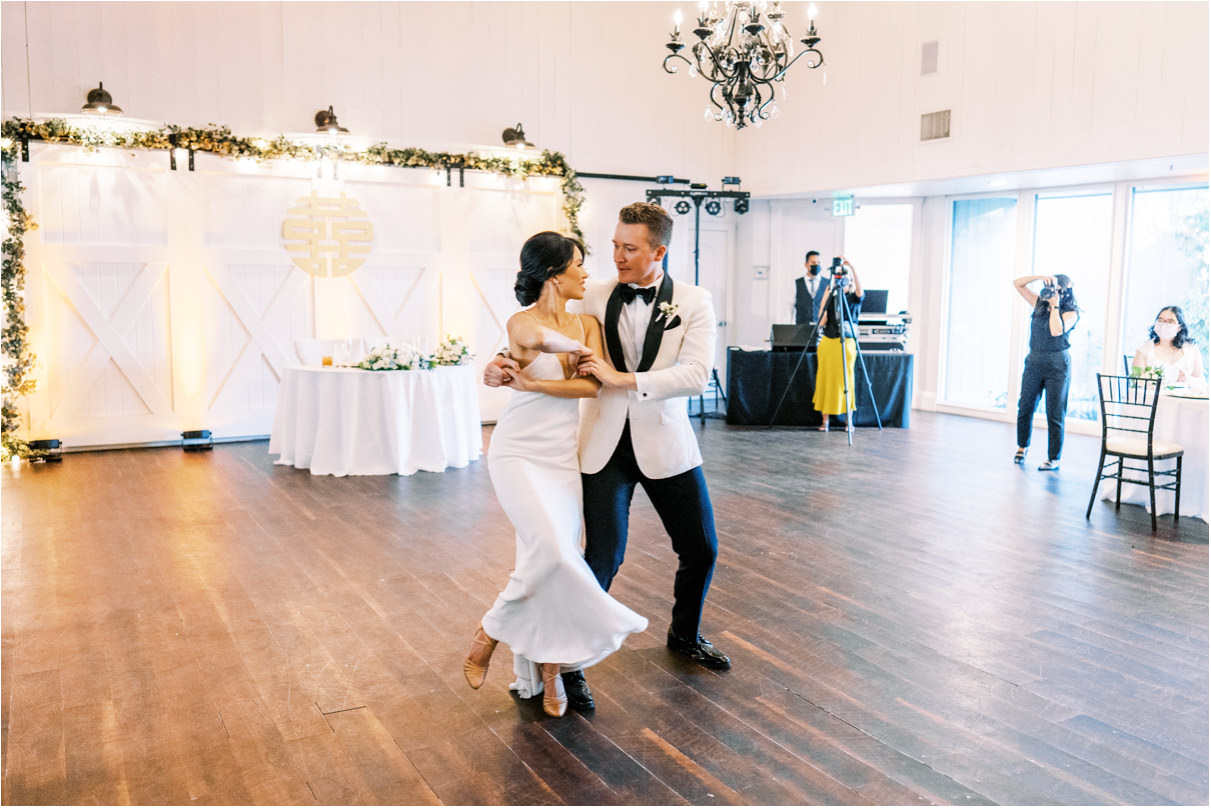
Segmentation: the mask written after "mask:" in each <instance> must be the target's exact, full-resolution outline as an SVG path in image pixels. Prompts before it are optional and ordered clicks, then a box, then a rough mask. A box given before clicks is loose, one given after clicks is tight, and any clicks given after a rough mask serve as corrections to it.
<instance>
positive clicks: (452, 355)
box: [429, 334, 471, 365]
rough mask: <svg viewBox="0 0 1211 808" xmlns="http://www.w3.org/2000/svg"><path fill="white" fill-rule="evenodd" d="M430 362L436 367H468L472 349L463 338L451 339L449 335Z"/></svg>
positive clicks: (430, 358)
mask: <svg viewBox="0 0 1211 808" xmlns="http://www.w3.org/2000/svg"><path fill="white" fill-rule="evenodd" d="M429 361H430V362H431V363H432V364H434V365H466V364H468V363H469V362H470V361H471V349H470V348H468V347H467V343H465V342H463V339H462V337H451V336H450V335H448V334H447V335H446V338H445V339H444V340H442V342H441V343H440V344H439V345H438V346H437V350H436V351H434V352H433V355H432V356H430V357H429Z"/></svg>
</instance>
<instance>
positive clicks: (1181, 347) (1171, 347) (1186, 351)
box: [1131, 306, 1203, 384]
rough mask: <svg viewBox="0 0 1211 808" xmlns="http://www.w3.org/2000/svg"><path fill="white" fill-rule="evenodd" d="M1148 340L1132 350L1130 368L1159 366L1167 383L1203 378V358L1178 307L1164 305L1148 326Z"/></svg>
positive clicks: (1186, 381)
mask: <svg viewBox="0 0 1211 808" xmlns="http://www.w3.org/2000/svg"><path fill="white" fill-rule="evenodd" d="M1148 336H1149V337H1150V339H1149V340H1148V341H1147V342H1145V343H1144V344H1143V345H1141V346H1140V347H1139V348H1137V349H1136V351H1135V358H1134V359H1133V360H1132V361H1131V366H1132V367H1133V368H1140V369H1143V368H1162V369H1163V372H1164V379H1165V381H1166V382H1168V383H1169V384H1175V383H1184V384H1189V383H1190V382H1192V381H1200V382H1201V381H1203V358H1202V356H1201V355H1200V354H1199V352H1198V349H1197V348H1195V347H1194V345H1193V344H1192V343H1193V340H1191V339H1190V332H1189V330H1187V328H1186V318H1185V316H1184V315H1183V314H1182V310H1181V308H1180V307H1178V306H1165V308H1163V309H1161V310H1160V313H1159V314H1157V315H1156V322H1155V323H1153V324H1152V327H1151V328H1150V329H1148Z"/></svg>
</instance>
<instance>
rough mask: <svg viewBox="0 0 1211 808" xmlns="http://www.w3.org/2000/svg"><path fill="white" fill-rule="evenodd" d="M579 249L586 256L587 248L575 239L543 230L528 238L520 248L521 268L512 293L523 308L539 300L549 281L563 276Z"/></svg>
mask: <svg viewBox="0 0 1211 808" xmlns="http://www.w3.org/2000/svg"><path fill="white" fill-rule="evenodd" d="M576 250H580V254H581V255H584V245H583V244H581V243H580V242H579V241H577V240H576V239H574V238H568V237H567V236H564V235H561V234H559V233H556V232H554V231H552V230H544V231H543V232H541V233H536V234H535V235H533V236H530V237H529V238H528V239H526V243H525V244H523V245H522V248H521V269H519V270H518V271H517V282H516V283H514V284H513V294H515V295H517V300H518V302H519V303H521V305H523V306H529V305H530V304H532V303H534V302H535V301H537V300H538V298H539V296H540V295H541V294H542V287H543V284H545V283H546V282H547V281H548V280H549V279H551V278H554V277H555V276H556V275H561V274H563V271H564V270H565V269H567V268H568V264H570V263H572V258H574V257H575V255H576Z"/></svg>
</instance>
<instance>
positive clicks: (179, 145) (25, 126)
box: [0, 87, 585, 460]
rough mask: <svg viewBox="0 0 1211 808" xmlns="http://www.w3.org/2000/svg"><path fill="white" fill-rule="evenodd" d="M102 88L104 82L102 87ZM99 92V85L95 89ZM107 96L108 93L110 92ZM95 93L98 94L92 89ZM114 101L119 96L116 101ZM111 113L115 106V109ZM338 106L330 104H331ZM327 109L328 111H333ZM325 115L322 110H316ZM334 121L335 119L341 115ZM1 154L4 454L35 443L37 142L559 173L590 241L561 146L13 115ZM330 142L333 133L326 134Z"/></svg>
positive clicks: (23, 453) (14, 454) (0, 445)
mask: <svg viewBox="0 0 1211 808" xmlns="http://www.w3.org/2000/svg"><path fill="white" fill-rule="evenodd" d="M97 89H98V90H101V89H103V88H100V87H98V88H97ZM94 92H95V91H94ZM107 95H108V94H107ZM90 96H91V93H90ZM109 103H110V104H112V98H111V99H109ZM109 110H110V111H111V112H112V111H113V108H112V106H111V107H109ZM328 112H331V109H329V110H328ZM326 114H327V113H326ZM317 117H318V116H317ZM332 123H333V124H334V125H337V127H338V129H340V127H339V124H336V120H335V115H333V120H332ZM0 130H2V131H0V136H2V139H0V155H2V157H3V188H4V210H5V213H6V214H7V216H8V223H7V224H8V229H7V233H6V235H5V238H4V245H3V254H4V270H3V297H4V309H5V325H4V331H3V345H2V346H0V347H2V349H3V371H2V373H3V382H4V384H3V414H2V422H3V423H2V428H0V458H2V459H4V460H9V459H16V458H33V457H36V456H38V455H37V453H36V452H33V451H32V450H31V449H30V447H29V443H28V441H25V440H23V439H22V438H21V437H20V431H21V411H20V407H19V406H18V401H19V399H20V398H22V397H24V396H28V395H29V394H30V393H32V392H34V389H35V379H34V378H33V371H34V367H35V366H36V364H37V361H38V360H37V357H36V356H35V355H34V353H33V351H32V349H31V348H30V346H29V342H28V336H29V329H28V328H27V327H26V325H25V299H24V290H25V263H24V260H25V245H24V235H25V233H27V232H29V231H31V230H34V229H36V227H37V225H36V224H35V223H34V221H33V219H32V217H30V216H29V214H27V213H26V211H25V207H24V205H23V204H22V202H21V193H22V191H23V190H24V188H23V187H22V186H21V183H20V181H19V179H18V177H17V165H18V163H19V161H21V160H28V148H29V145H28V144H29V142H30V141H31V140H35V141H42V142H44V143H62V144H66V145H70V146H78V147H80V148H83V149H84V150H85V151H94V150H96V149H98V148H117V149H123V150H127V151H129V150H133V149H148V150H158V151H170V158H169V159H170V161H173V160H175V158H176V156H177V155H182V156H186V157H187V158H188V160H189V168H190V170H193V155H194V153H195V152H208V153H210V154H214V155H218V156H220V157H227V158H230V159H233V160H235V159H239V158H245V159H250V160H254V161H256V162H259V163H267V162H270V161H274V160H302V161H315V160H322V159H330V160H348V161H352V162H357V163H362V164H364V165H376V166H396V167H399V168H427V169H431V170H440V171H444V170H445V169H447V168H448V167H450V166H457V167H458V168H459V169H460V170H462V171H483V172H488V173H492V174H498V175H501V176H506V177H517V178H525V177H531V176H541V177H558V178H559V179H560V190H561V191H562V192H563V213H564V217H565V218H566V219H567V221H568V229H569V231H571V233H572V234H573V235H574V236H576V238H577V239H579V240H580V241H581V243H584V240H585V239H584V233H583V232H582V231H581V229H580V210H581V208H582V207H583V206H584V186H583V185H581V184H580V181H579V180H578V179H577V177H576V172H575V171H573V170H572V167H571V166H569V165H568V162H567V159H566V158H565V157H564V156H563V155H562V154H560V153H559V152H553V151H547V150H544V151H543V152H542V153H541V154H539V155H537V156H533V157H531V156H529V155H528V154H525V155H524V156H523V155H518V154H514V155H511V156H509V157H502V156H498V155H492V154H484V153H468V154H449V153H446V152H430V151H425V150H424V149H417V148H404V149H394V148H391V147H390V146H388V145H387V144H386V143H376V144H374V145H373V146H369V147H367V148H356V147H354V146H352V145H350V144H349V143H347V142H344V141H345V140H346V139H345V138H332V139H331V140H329V141H328V142H325V143H323V144H322V145H318V146H317V145H314V144H310V143H299V142H296V141H292V140H290V139H288V138H287V137H286V136H284V135H279V136H277V137H276V138H274V139H272V140H267V139H265V138H262V137H255V138H245V137H238V136H235V135H233V134H232V133H231V130H230V129H229V128H227V127H226V126H211V127H209V128H206V129H193V128H182V127H179V126H174V125H165V126H161V127H159V128H146V129H133V130H126V129H113V128H112V127H93V126H76V125H74V124H72V123H69V122H67V121H65V120H63V119H61V118H52V119H50V120H45V121H34V120H30V119H24V118H10V119H8V120H6V121H5V122H4V124H3V126H2V127H0ZM326 140H327V139H326Z"/></svg>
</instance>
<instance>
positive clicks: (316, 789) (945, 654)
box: [0, 412, 1208, 805]
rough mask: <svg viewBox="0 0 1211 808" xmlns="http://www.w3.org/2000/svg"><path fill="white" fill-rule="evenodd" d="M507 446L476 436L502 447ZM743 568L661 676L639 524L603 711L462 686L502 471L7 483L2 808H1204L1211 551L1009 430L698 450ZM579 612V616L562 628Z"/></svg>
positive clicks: (497, 533)
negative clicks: (218, 807) (644, 624)
mask: <svg viewBox="0 0 1211 808" xmlns="http://www.w3.org/2000/svg"><path fill="white" fill-rule="evenodd" d="M490 431H491V430H490V429H487V430H485V434H486V435H490ZM701 441H702V445H703V450H704V454H705V457H706V465H705V470H706V475H707V481H708V484H709V486H710V490H711V494H712V496H713V499H714V505H715V516H716V520H717V524H718V530H719V543H720V555H719V565H718V568H717V570H716V573H715V580H714V585H713V586H712V588H711V591H710V596H709V598H708V602H707V608H706V614H705V619H704V622H703V633H704V634H705V635H706V636H707V637H708V638H709V639H711V640H712V641H714V643H715V644H716V645H717V646H719V647H720V648H722V649H723V650H725V651H726V652H727V653H729V654H730V655H731V657H732V660H733V667H732V669H731V670H730V671H725V672H713V671H708V670H705V669H702V668H698V667H695V666H694V665H692V664H691V663H689V662H688V661H683V660H682V659H680V658H678V657H675V656H673V655H671V654H670V653H669V652H668V651H667V650H666V649H665V648H664V634H665V629H666V627H667V623H668V613H669V608H670V598H671V590H672V579H673V572H674V568H675V565H676V560H675V557H674V556H673V554H672V552H671V550H670V548H669V546H668V540H667V538H666V537H665V535H664V533H663V532H662V531H661V529H660V527H659V524H658V521H657V519H656V516H655V514H654V513H653V511H652V510H651V507H650V505H649V504H648V503H647V500H646V499H645V498H644V497H643V496H642V495H641V494H638V495H637V496H636V503H635V508H634V510H633V512H632V535H631V543H630V549H629V552H628V554H627V560H626V563H625V564H624V565H623V567H622V571H621V573H620V575H619V578H618V580H617V581H616V583H615V587H614V592H613V593H614V594H615V595H616V596H617V597H618V598H619V599H620V600H622V601H623V602H624V603H626V604H628V605H629V606H631V607H632V608H634V609H636V610H637V611H639V612H640V613H642V614H644V615H646V616H647V617H648V618H649V620H650V621H651V625H650V626H649V628H648V630H647V632H646V633H644V634H642V635H637V636H634V637H631V638H630V639H629V640H628V641H627V643H626V644H625V646H624V648H623V650H622V651H621V652H619V653H618V654H616V655H614V656H613V657H611V658H610V659H608V660H606V661H605V662H603V663H601V664H600V665H598V666H597V667H595V668H591V669H590V670H589V671H588V680H589V682H590V684H591V685H592V687H593V690H594V694H595V695H596V699H597V710H596V712H594V713H590V714H584V715H581V714H575V713H569V715H568V716H567V717H565V718H563V719H550V718H548V717H546V716H545V715H544V714H543V713H542V710H541V707H540V705H539V703H538V702H539V700H538V699H535V700H532V701H519V700H518V699H516V698H515V697H514V696H513V695H512V694H510V692H509V691H508V684H509V682H510V680H511V679H510V668H511V664H510V663H511V660H510V655H509V652H508V650H507V649H506V648H504V647H503V646H502V647H501V648H500V649H499V650H498V651H497V655H496V657H495V659H494V660H493V666H492V669H491V672H490V673H489V676H488V682H487V684H486V685H485V686H484V688H483V689H482V690H480V691H473V690H471V689H470V688H468V687H467V685H466V684H465V683H464V681H463V677H462V671H461V661H462V658H463V655H464V653H465V652H466V650H467V648H468V645H469V643H470V639H471V635H472V632H473V631H474V629H475V625H476V622H477V621H478V619H479V617H480V615H481V614H482V613H483V612H484V611H485V610H486V609H487V608H488V607H489V606H490V605H491V603H492V601H493V599H494V598H495V596H496V593H497V592H498V590H499V589H500V588H501V587H502V586H503V585H504V583H505V581H506V577H507V574H508V571H509V568H510V567H511V565H512V556H513V535H512V529H511V527H510V526H509V525H508V523H507V522H506V521H505V519H504V517H503V515H502V512H501V510H500V508H499V507H498V505H497V503H496V500H495V498H494V496H493V494H492V489H491V485H490V483H489V480H488V475H487V469H486V467H485V464H484V463H483V462H482V461H481V462H478V463H474V464H472V465H471V466H470V467H468V468H465V469H461V470H451V471H448V472H447V473H445V474H424V473H421V474H417V475H415V476H412V477H395V476H391V477H357V478H341V479H337V478H333V477H313V476H311V475H310V474H309V473H307V472H305V471H298V470H295V469H292V468H286V467H278V466H274V465H273V464H272V462H271V461H272V458H271V457H270V456H269V455H268V454H267V452H266V449H267V444H266V443H264V442H258V443H245V444H229V445H223V446H218V447H216V448H215V450H214V451H213V452H210V453H203V454H186V453H184V452H182V451H180V450H179V449H155V450H131V451H113V452H97V453H84V454H72V455H69V456H67V458H66V459H65V460H64V462H63V463H62V464H61V465H44V466H27V465H26V466H21V467H19V468H18V469H16V470H14V469H12V468H9V467H5V468H4V469H3V471H2V472H0V474H2V478H3V659H2V663H3V664H2V668H0V669H2V672H3V681H2V683H0V684H2V690H3V728H2V729H3V793H2V794H0V797H2V799H3V802H5V803H6V804H19V803H25V804H29V803H39V804H82V803H101V804H128V803H136V804H164V803H168V804H190V803H212V804H213V803H220V804H223V803H225V804H233V803H241V804H243V803H251V804H315V803H320V804H374V803H394V804H441V803H445V804H478V805H486V804H560V803H565V804H590V805H592V804H601V805H613V804H661V805H682V804H694V805H705V804H712V805H713V804H727V805H732V804H735V805H742V804H769V805H789V804H855V805H857V804H875V805H889V804H891V805H914V804H926V803H939V804H958V805H987V804H994V803H1001V804H1006V803H1008V804H1074V805H1076V804H1112V805H1115V804H1148V805H1162V804H1175V803H1176V804H1189V805H1206V804H1207V799H1208V788H1207V772H1208V765H1207V764H1208V711H1207V709H1208V708H1207V705H1208V681H1207V670H1208V644H1207V629H1208V608H1207V606H1208V604H1207V568H1208V559H1207V546H1208V545H1207V525H1206V524H1205V523H1203V522H1200V521H1196V520H1193V519H1183V520H1182V521H1181V523H1180V524H1179V525H1178V526H1177V527H1175V526H1174V525H1173V521H1172V518H1171V517H1170V518H1166V519H1162V520H1161V523H1160V528H1159V530H1158V531H1157V532H1156V534H1153V533H1152V531H1151V529H1150V525H1149V520H1148V515H1147V513H1145V512H1144V511H1143V510H1141V509H1139V508H1136V507H1125V508H1124V509H1123V511H1121V512H1120V513H1119V514H1117V515H1116V514H1115V512H1114V508H1113V505H1111V504H1107V503H1104V502H1098V503H1097V505H1095V507H1094V512H1093V518H1092V521H1090V522H1086V521H1085V518H1084V513H1085V504H1086V500H1087V498H1088V495H1089V490H1090V486H1091V483H1092V478H1093V466H1094V464H1095V462H1096V459H1097V443H1096V441H1095V440H1094V439H1092V438H1085V437H1078V436H1073V435H1069V438H1068V446H1067V448H1066V451H1065V456H1064V466H1063V470H1062V471H1061V472H1060V473H1059V474H1056V475H1050V476H1049V475H1046V474H1044V473H1040V472H1036V471H1035V470H1034V466H1035V465H1037V463H1038V461H1039V460H1040V459H1041V457H1042V455H1043V454H1044V453H1043V451H1041V449H1040V448H1039V447H1040V446H1041V444H1042V443H1044V442H1045V437H1044V434H1043V433H1042V432H1036V447H1035V450H1034V451H1033V453H1032V456H1031V458H1030V459H1031V461H1032V462H1031V464H1030V465H1029V466H1028V467H1027V469H1026V470H1023V469H1020V468H1018V467H1016V466H1014V465H1013V464H1012V463H1011V462H1010V458H1011V456H1012V454H1013V445H1014V439H1013V428H1012V427H1011V426H1010V425H1007V424H997V423H990V422H984V421H978V420H971V419H966V418H961V417H957V416H946V415H936V414H930V413H925V412H914V413H913V418H912V428H911V429H908V430H897V429H889V430H886V431H884V432H882V433H879V432H876V431H874V430H862V431H860V432H859V433H858V435H857V437H856V439H855V445H854V447H853V448H852V449H850V448H847V447H846V444H845V435H844V433H839V432H834V433H830V434H827V435H824V434H819V433H817V432H814V431H797V430H792V429H777V430H773V431H767V430H764V429H760V428H751V427H728V426H726V425H724V424H723V423H722V422H721V421H709V422H708V423H707V424H706V426H705V427H703V428H702V430H701ZM568 608H569V609H575V608H576V604H574V603H570V604H568Z"/></svg>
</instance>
